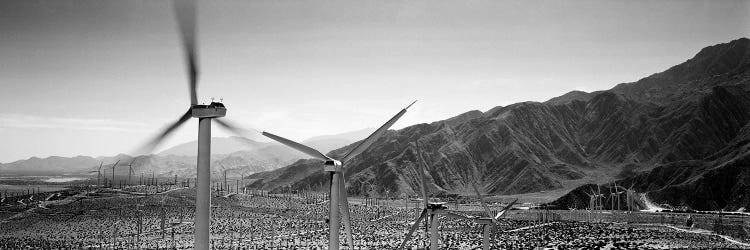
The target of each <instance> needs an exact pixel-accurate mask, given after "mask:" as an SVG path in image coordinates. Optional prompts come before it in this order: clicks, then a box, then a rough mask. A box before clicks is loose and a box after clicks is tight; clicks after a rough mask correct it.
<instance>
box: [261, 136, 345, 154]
mask: <svg viewBox="0 0 750 250" xmlns="http://www.w3.org/2000/svg"><path fill="white" fill-rule="evenodd" d="M263 135H264V136H266V137H268V138H271V139H273V140H274V141H277V142H280V143H281V144H284V145H287V146H289V147H291V148H293V149H296V150H298V151H300V152H302V153H305V154H307V155H309V156H312V157H315V158H316V159H320V160H324V161H327V160H330V159H331V158H329V157H328V156H326V155H324V154H323V153H321V152H320V151H318V150H315V149H314V148H311V147H308V146H305V145H302V144H300V143H298V142H295V141H292V140H289V139H286V138H284V137H281V136H277V135H274V134H271V133H268V132H263Z"/></svg>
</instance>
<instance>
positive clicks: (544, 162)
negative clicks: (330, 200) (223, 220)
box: [251, 38, 750, 208]
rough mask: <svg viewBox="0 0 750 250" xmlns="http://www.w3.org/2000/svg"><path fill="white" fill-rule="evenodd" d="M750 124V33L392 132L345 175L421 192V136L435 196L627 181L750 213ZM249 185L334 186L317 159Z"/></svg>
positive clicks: (660, 197) (659, 198)
mask: <svg viewBox="0 0 750 250" xmlns="http://www.w3.org/2000/svg"><path fill="white" fill-rule="evenodd" d="M407 115H408V114H407ZM748 120H750V40H748V39H747V38H742V39H738V40H734V41H731V42H729V43H723V44H717V45H713V46H710V47H707V48H704V49H702V50H701V51H700V52H698V54H696V55H695V56H694V57H693V58H691V59H689V60H687V61H686V62H684V63H682V64H679V65H677V66H674V67H672V68H670V69H668V70H666V71H663V72H661V73H657V74H653V75H651V76H649V77H646V78H643V79H641V80H639V81H637V82H633V83H624V84H619V85H617V86H615V87H614V88H612V89H610V90H605V91H597V92H594V93H585V92H571V93H568V94H566V95H563V96H561V97H558V98H553V99H551V100H549V101H547V102H545V103H537V102H522V103H516V104H512V105H508V106H505V107H496V108H493V109H490V110H488V111H486V112H484V113H481V112H478V111H471V112H468V113H465V114H462V115H459V116H457V117H454V118H450V119H446V120H442V121H437V122H433V123H430V124H418V125H414V126H409V127H406V128H403V129H401V130H397V131H388V132H387V133H386V134H385V135H384V136H383V138H381V139H380V140H378V141H377V142H375V143H374V144H373V145H372V147H371V148H370V149H369V150H367V151H366V152H364V153H362V154H361V155H359V156H358V157H356V158H354V159H353V160H352V161H351V162H349V163H348V164H347V168H346V171H345V176H346V178H347V183H348V186H349V187H350V190H349V192H352V193H354V194H356V193H358V192H359V191H358V188H357V187H359V186H360V185H361V184H363V183H368V184H375V185H377V186H378V188H379V190H380V191H386V190H388V191H390V192H391V194H394V193H410V194H414V193H415V192H414V191H415V190H418V187H419V186H418V184H417V183H418V182H417V180H418V178H417V172H416V170H415V159H416V153H417V152H416V151H415V148H414V146H413V144H412V142H414V141H415V140H419V141H420V143H421V145H422V154H423V155H424V158H425V160H426V162H427V165H428V172H429V173H428V182H429V185H430V189H431V190H432V191H433V192H448V193H470V189H469V188H468V187H470V185H471V182H474V181H477V182H478V183H479V184H480V188H481V189H482V191H484V192H487V193H491V194H521V193H529V192H538V191H544V190H553V189H566V190H569V189H574V188H576V187H579V186H581V185H585V184H588V183H598V184H602V183H605V182H610V181H613V180H617V179H619V180H629V179H631V180H636V182H635V183H636V186H635V188H636V189H637V191H639V192H649V195H650V197H651V196H653V197H652V198H653V199H654V200H655V201H656V202H669V203H680V202H682V203H685V204H686V205H688V206H691V207H702V208H737V207H750V199H748V198H747V197H750V193H747V190H750V189H748V185H750V184H748V183H750V179H748V178H747V177H748V176H750V175H748V174H749V173H750V172H748V170H747V167H743V166H747V163H746V161H747V155H748V150H749V149H748V143H750V139H748V138H747V137H745V135H746V134H749V132H747V131H748V130H750V129H748V128H747V126H748ZM351 147H352V145H349V146H346V147H343V148H340V149H337V150H334V151H333V152H332V154H333V155H339V156H340V155H343V154H344V153H345V152H347V151H348V149H349V148H351ZM251 178H255V179H257V180H262V181H259V182H256V184H255V185H256V186H258V187H262V188H266V189H275V188H278V187H280V186H281V185H289V184H291V185H293V186H296V187H297V188H307V187H324V186H325V185H326V184H325V182H326V179H327V177H326V175H325V173H324V172H323V171H322V168H321V163H320V162H319V161H312V160H308V161H297V162H295V163H294V164H292V165H290V166H287V167H284V168H280V169H277V170H273V171H270V172H264V173H258V174H255V175H253V176H252V177H251ZM693 194H695V197H690V196H691V195H693ZM711 197H715V198H711Z"/></svg>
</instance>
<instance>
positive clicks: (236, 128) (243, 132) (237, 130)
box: [214, 118, 260, 138]
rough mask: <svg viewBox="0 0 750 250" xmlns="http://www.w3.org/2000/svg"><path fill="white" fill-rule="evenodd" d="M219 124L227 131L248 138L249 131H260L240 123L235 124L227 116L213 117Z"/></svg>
mask: <svg viewBox="0 0 750 250" xmlns="http://www.w3.org/2000/svg"><path fill="white" fill-rule="evenodd" d="M214 121H216V123H217V124H219V126H221V127H223V128H224V129H226V130H229V132H232V133H234V134H235V135H237V136H239V137H243V138H249V135H250V133H260V131H258V130H255V129H246V128H244V127H242V126H240V125H237V123H236V122H232V121H230V120H229V119H227V118H216V119H214Z"/></svg>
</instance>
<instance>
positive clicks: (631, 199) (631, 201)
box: [625, 182, 638, 211]
mask: <svg viewBox="0 0 750 250" xmlns="http://www.w3.org/2000/svg"><path fill="white" fill-rule="evenodd" d="M634 185H635V182H633V183H631V184H630V187H629V188H628V189H626V190H625V191H626V192H625V195H626V196H625V198H626V202H627V205H628V211H633V210H634V209H633V207H634V206H635V205H636V204H635V190H633V186H634ZM635 209H638V208H635Z"/></svg>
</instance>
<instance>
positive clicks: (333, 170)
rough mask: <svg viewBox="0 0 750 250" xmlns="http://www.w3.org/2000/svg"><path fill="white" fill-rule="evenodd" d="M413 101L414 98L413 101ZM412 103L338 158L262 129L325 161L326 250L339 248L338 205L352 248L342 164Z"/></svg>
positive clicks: (357, 152) (355, 154) (370, 143)
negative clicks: (326, 176)
mask: <svg viewBox="0 0 750 250" xmlns="http://www.w3.org/2000/svg"><path fill="white" fill-rule="evenodd" d="M414 102H417V101H414ZM414 102H412V103H411V104H409V106H406V108H404V109H402V110H401V111H400V112H398V114H396V115H395V116H393V118H391V119H390V120H388V122H386V123H385V124H383V125H382V126H380V128H378V129H377V130H375V132H373V133H372V134H370V136H368V137H367V138H366V139H364V140H363V141H362V142H360V143H359V145H357V146H356V147H354V149H352V150H351V151H349V152H348V153H347V154H346V155H345V156H344V158H343V159H342V160H340V161H339V160H337V159H333V158H331V157H328V156H326V155H325V154H323V153H321V152H320V151H318V150H316V149H313V148H311V147H308V146H305V145H302V144H300V143H297V142H294V141H291V140H289V139H286V138H283V137H280V136H277V135H274V134H271V133H268V132H263V135H264V136H266V137H268V138H271V139H273V140H275V141H278V142H280V143H281V144H284V145H287V146H289V147H291V148H294V149H296V150H299V151H300V152H303V153H305V154H307V155H310V156H312V157H314V158H316V159H319V160H323V161H324V162H325V163H324V164H323V170H324V171H326V172H328V173H329V176H330V177H329V179H330V187H331V189H330V194H329V196H330V202H329V205H330V209H329V215H328V219H329V223H330V225H329V226H328V230H329V233H328V237H329V238H328V249H329V250H338V249H339V205H341V206H343V207H344V210H343V213H342V215H343V220H344V226H345V227H346V238H347V241H348V242H349V248H353V247H354V240H353V239H352V227H351V222H350V221H349V201H348V200H347V196H346V181H345V180H344V165H345V164H346V163H347V162H349V161H350V160H351V159H353V158H354V157H355V156H357V155H359V154H360V153H362V152H364V151H365V150H367V148H369V147H370V145H372V144H373V143H375V141H377V140H378V139H379V138H380V137H381V136H383V134H385V132H386V131H387V130H388V128H390V127H391V126H392V125H393V124H394V123H396V121H397V120H398V119H399V118H401V116H402V115H404V113H406V110H407V109H408V108H409V107H411V105H413V104H414Z"/></svg>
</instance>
